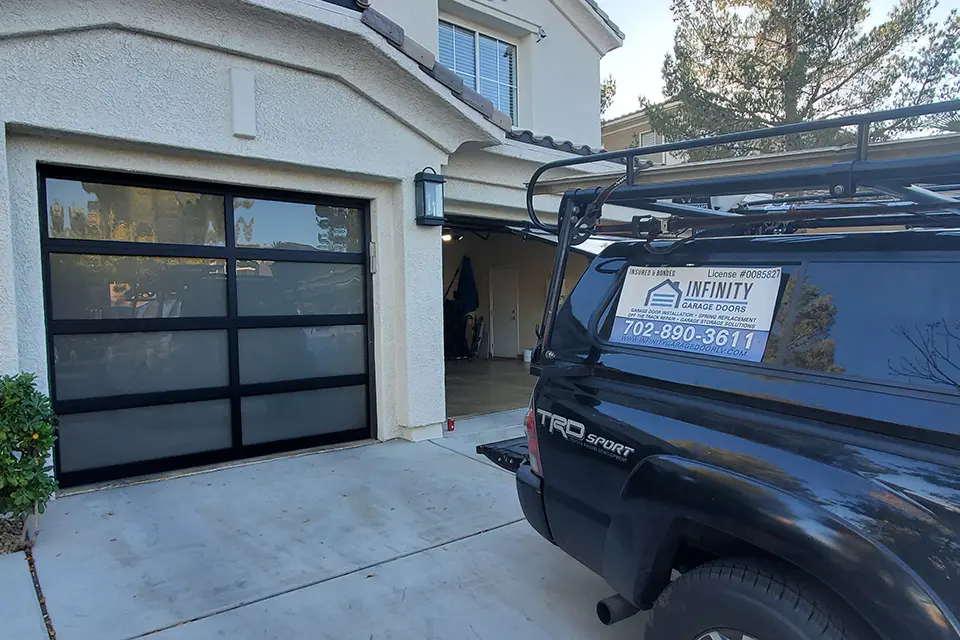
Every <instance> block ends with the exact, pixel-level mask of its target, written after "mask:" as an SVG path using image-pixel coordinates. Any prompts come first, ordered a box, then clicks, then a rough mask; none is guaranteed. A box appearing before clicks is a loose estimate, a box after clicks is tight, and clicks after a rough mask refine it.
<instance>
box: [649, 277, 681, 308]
mask: <svg viewBox="0 0 960 640" xmlns="http://www.w3.org/2000/svg"><path fill="white" fill-rule="evenodd" d="M682 297H683V292H682V291H681V290H680V284H679V283H677V282H674V281H673V280H670V279H669V278H668V279H666V280H664V281H663V282H661V283H660V284H658V285H657V286H655V287H653V288H651V289H650V290H649V291H647V301H646V302H645V303H644V305H645V306H647V307H661V308H665V309H676V308H677V307H679V306H680V299H681V298H682Z"/></svg>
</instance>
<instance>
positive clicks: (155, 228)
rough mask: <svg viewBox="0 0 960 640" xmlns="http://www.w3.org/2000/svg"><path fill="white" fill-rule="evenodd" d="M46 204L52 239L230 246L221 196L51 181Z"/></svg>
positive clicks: (93, 183) (47, 187)
mask: <svg viewBox="0 0 960 640" xmlns="http://www.w3.org/2000/svg"><path fill="white" fill-rule="evenodd" d="M46 198H47V207H48V210H47V214H48V215H47V219H48V223H47V227H48V233H49V234H50V237H51V238H72V239H77V240H114V241H120V242H163V243H170V244H197V245H206V246H216V247H222V246H224V243H225V234H224V217H223V198H222V197H221V196H213V195H206V194H198V193H186V192H181V191H167V190H164V189H147V188H145V187H125V186H119V185H110V184H100V183H96V182H78V181H76V180H59V179H55V178H48V179H47V180H46Z"/></svg>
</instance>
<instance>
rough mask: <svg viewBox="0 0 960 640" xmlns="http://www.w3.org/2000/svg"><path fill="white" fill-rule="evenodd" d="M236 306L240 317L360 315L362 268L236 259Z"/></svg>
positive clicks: (354, 265)
mask: <svg viewBox="0 0 960 640" xmlns="http://www.w3.org/2000/svg"><path fill="white" fill-rule="evenodd" d="M237 304H238V308H239V311H240V315H243V316H286V315H335V314H352V313H363V312H364V309H365V307H366V305H365V303H364V291H363V267H362V266H361V265H358V264H317V263H309V262H275V261H271V260H238V261H237Z"/></svg>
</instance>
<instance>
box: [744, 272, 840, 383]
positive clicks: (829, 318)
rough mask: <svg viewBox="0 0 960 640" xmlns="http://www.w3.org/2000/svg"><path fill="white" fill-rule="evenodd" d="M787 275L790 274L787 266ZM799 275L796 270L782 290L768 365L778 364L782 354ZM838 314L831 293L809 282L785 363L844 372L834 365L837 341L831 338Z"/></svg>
mask: <svg viewBox="0 0 960 640" xmlns="http://www.w3.org/2000/svg"><path fill="white" fill-rule="evenodd" d="M784 274H785V275H786V269H785V270H784ZM797 275H798V273H797V272H796V271H794V272H793V273H792V275H790V277H789V279H788V280H787V281H786V286H785V288H783V289H782V292H783V293H782V294H781V296H780V305H779V306H778V307H777V312H776V314H774V318H773V327H772V331H771V333H770V337H769V338H768V340H767V347H766V349H765V350H764V354H763V362H766V363H767V364H775V363H776V362H777V357H778V354H780V346H781V345H780V343H781V338H782V334H783V327H784V325H785V323H786V322H787V321H788V319H789V318H788V316H789V315H790V312H791V309H792V308H793V297H794V294H795V293H796V288H797ZM834 315H836V308H835V307H834V306H833V304H832V303H831V300H830V298H829V296H826V297H825V296H821V295H820V290H819V289H818V288H816V287H811V286H809V285H807V284H805V285H804V286H803V287H802V289H801V292H800V299H799V300H797V304H796V315H795V320H794V324H793V325H792V326H791V327H790V334H789V335H790V337H789V343H788V344H787V345H786V346H785V348H784V352H783V354H782V355H783V364H784V365H785V366H788V367H794V368H798V369H811V370H815V371H827V372H832V373H841V372H842V371H843V370H842V369H840V368H838V367H835V366H834V365H833V350H834V342H833V340H829V339H827V335H828V332H829V329H830V327H831V326H832V325H833V317H834Z"/></svg>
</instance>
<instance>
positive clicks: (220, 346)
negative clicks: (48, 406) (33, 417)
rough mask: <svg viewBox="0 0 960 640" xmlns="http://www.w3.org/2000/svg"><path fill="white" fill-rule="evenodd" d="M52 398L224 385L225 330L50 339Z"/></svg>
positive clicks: (56, 337)
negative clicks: (54, 381)
mask: <svg viewBox="0 0 960 640" xmlns="http://www.w3.org/2000/svg"><path fill="white" fill-rule="evenodd" d="M53 348H54V372H55V377H56V383H57V399H58V400H70V399H74V398H95V397H101V396H114V395H124V394H131V393H151V392H156V391H172V390H174V389H194V388H208V387H225V386H227V384H228V382H229V375H228V371H227V332H226V331H175V332H165V331H151V332H143V333H103V334H89V335H60V336H54V338H53Z"/></svg>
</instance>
